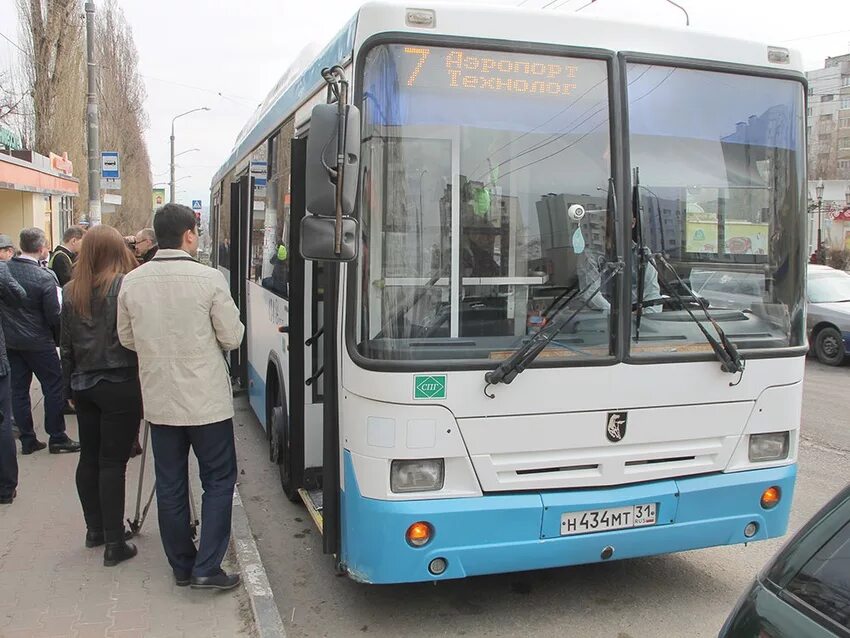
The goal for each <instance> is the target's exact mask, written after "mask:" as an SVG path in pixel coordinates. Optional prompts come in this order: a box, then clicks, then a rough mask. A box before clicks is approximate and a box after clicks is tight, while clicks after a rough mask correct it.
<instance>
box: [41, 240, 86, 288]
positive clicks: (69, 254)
mask: <svg viewBox="0 0 850 638" xmlns="http://www.w3.org/2000/svg"><path fill="white" fill-rule="evenodd" d="M85 232H86V231H85V230H83V227H82V226H71V227H69V228H68V230H66V231H65V234H64V235H63V236H62V243H61V244H59V245H58V246H57V247H56V250H54V251H53V253H52V254H51V255H50V260H49V261H48V262H47V267H48V268H50V270H52V271H53V272H54V273H55V274H56V279H58V280H59V285H60V286H64V285H65V284H67V283H68V282H69V281H71V271H72V269H73V266H74V262H75V261H77V253H78V252H80V244H81V243H82V241H83V235H84V234H85Z"/></svg>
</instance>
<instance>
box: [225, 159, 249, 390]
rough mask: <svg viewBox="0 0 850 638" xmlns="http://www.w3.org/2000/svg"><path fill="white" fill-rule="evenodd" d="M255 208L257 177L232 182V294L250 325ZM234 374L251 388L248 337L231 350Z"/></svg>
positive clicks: (240, 313) (241, 386)
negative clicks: (249, 282) (249, 287)
mask: <svg viewBox="0 0 850 638" xmlns="http://www.w3.org/2000/svg"><path fill="white" fill-rule="evenodd" d="M253 208H254V178H253V177H249V176H248V175H247V174H245V175H242V176H241V177H240V178H239V179H238V180H236V181H235V182H233V183H232V184H231V185H230V230H231V239H230V241H231V247H232V248H231V251H230V264H229V266H228V267H229V268H230V295H231V296H232V297H233V300H234V301H235V302H236V307H237V308H239V320H240V321H241V322H242V325H243V326H247V325H248V291H247V279H248V275H249V273H248V263H249V254H250V253H249V252H248V240H249V238H250V232H251V231H250V229H251V226H250V224H251V212H252V210H253ZM230 376H231V377H232V378H234V379H235V380H236V381H238V383H239V388H240V390H242V391H244V390H246V389H247V388H248V340H247V339H243V340H242V344H241V345H240V346H239V348H238V349H236V350H233V351H232V352H231V353H230Z"/></svg>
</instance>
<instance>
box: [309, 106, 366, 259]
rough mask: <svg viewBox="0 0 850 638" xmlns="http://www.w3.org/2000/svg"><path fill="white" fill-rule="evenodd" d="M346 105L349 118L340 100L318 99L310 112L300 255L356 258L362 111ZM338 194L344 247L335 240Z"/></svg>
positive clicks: (323, 257)
mask: <svg viewBox="0 0 850 638" xmlns="http://www.w3.org/2000/svg"><path fill="white" fill-rule="evenodd" d="M343 109H344V118H341V117H340V106H339V104H337V103H334V104H319V105H317V106H315V107H313V111H312V115H311V117H310V132H309V135H308V137H307V166H306V185H305V186H306V188H305V191H306V200H307V201H306V203H307V215H306V216H305V217H304V219H302V220H301V254H302V256H303V257H304V259H308V260H319V261H351V260H353V259H354V258H356V257H357V246H358V243H357V227H358V223H357V220H355V219H354V218H353V217H350V215H351V213H352V212H353V211H354V205H355V200H356V197H357V178H358V174H359V169H360V111H359V110H358V109H357V107H354V106H350V105H346V106H344V107H343ZM341 120H342V121H344V125H345V136H344V139H343V140H342V144H340V142H339V128H340V122H341ZM340 169H342V170H340ZM340 172H341V173H342V180H340V179H339V175H340ZM340 182H341V183H340ZM338 191H339V192H338ZM337 195H339V204H340V208H341V211H340V212H341V220H340V229H339V230H340V232H341V238H342V241H341V244H340V246H339V251H337V245H336V241H335V239H336V232H337V226H336V215H337Z"/></svg>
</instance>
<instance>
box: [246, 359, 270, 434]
mask: <svg viewBox="0 0 850 638" xmlns="http://www.w3.org/2000/svg"><path fill="white" fill-rule="evenodd" d="M248 402H249V403H250V404H251V408H252V409H253V410H254V414H256V415H257V418H258V419H259V420H260V424H261V425H262V426H263V429H265V427H266V382H265V381H263V377H261V376H260V373H259V372H257V370H256V369H255V368H254V366H252V365H251V364H250V363H249V364H248Z"/></svg>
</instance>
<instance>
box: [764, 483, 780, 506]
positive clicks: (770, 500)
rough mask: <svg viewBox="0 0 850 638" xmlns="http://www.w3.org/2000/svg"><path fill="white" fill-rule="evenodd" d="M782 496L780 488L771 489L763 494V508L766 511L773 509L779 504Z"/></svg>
mask: <svg viewBox="0 0 850 638" xmlns="http://www.w3.org/2000/svg"><path fill="white" fill-rule="evenodd" d="M781 498H782V494H781V492H780V491H779V488H778V487H769V488H767V489H766V490H765V491H764V492H762V494H761V506H762V507H763V508H764V509H766V510H769V509H772V508H774V507H776V506H777V505H778V504H779V499H781Z"/></svg>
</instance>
